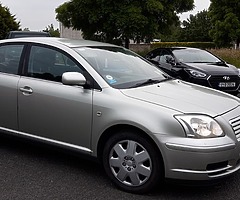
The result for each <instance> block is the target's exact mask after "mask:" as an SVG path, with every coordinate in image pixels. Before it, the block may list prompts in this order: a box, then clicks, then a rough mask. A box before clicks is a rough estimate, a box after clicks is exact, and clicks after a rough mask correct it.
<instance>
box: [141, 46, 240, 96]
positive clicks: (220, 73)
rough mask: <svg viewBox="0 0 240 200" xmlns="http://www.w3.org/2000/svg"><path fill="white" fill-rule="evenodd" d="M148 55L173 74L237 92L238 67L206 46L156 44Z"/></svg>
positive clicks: (205, 84)
mask: <svg viewBox="0 0 240 200" xmlns="http://www.w3.org/2000/svg"><path fill="white" fill-rule="evenodd" d="M145 57H146V58H147V59H148V60H149V61H150V62H152V63H154V64H155V65H156V66H158V67H159V68H161V69H162V70H163V71H165V72H166V73H167V74H169V75H170V76H172V77H175V78H179V79H182V80H185V81H188V82H191V83H196V84H199V85H203V86H207V87H211V88H214V89H218V90H221V91H224V92H228V93H231V94H234V95H237V94H238V90H239V83H240V76H239V70H238V69H237V68H236V67H235V66H233V65H230V64H228V63H226V62H225V61H224V60H222V59H221V58H219V57H217V56H215V55H213V54H212V53H210V52H208V51H206V50H202V49H197V48H188V47H170V48H157V49H155V50H153V51H151V52H149V53H148V54H147V55H146V56H145Z"/></svg>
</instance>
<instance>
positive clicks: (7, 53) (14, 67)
mask: <svg viewBox="0 0 240 200" xmlns="http://www.w3.org/2000/svg"><path fill="white" fill-rule="evenodd" d="M22 50H23V45H5V46H0V72H4V73H9V74H17V73H18V68H19V63H20V57H21V54H22Z"/></svg>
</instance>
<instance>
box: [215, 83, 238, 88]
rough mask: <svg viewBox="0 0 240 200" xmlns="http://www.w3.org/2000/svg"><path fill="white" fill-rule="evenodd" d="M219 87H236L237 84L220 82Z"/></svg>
mask: <svg viewBox="0 0 240 200" xmlns="http://www.w3.org/2000/svg"><path fill="white" fill-rule="evenodd" d="M218 86H219V87H235V86H236V83H235V82H220V83H219V84H218Z"/></svg>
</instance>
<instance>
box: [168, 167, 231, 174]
mask: <svg viewBox="0 0 240 200" xmlns="http://www.w3.org/2000/svg"><path fill="white" fill-rule="evenodd" d="M230 168H232V166H231V165H228V166H227V167H224V168H221V169H216V170H206V171H197V170H189V169H172V171H174V172H182V173H191V174H212V173H218V172H221V171H226V170H228V169H230Z"/></svg>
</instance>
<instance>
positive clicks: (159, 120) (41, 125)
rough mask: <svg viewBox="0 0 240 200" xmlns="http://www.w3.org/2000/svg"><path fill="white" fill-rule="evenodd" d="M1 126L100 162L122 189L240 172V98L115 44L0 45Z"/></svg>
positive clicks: (37, 41)
mask: <svg viewBox="0 0 240 200" xmlns="http://www.w3.org/2000/svg"><path fill="white" fill-rule="evenodd" d="M0 91H1V98H0V110H1V115H0V131H1V133H5V134H10V135H16V136H21V137H24V138H27V139H33V140H37V141H41V142H44V143H48V144H53V145H56V146H61V147H65V148H66V149H72V150H77V151H78V152H80V153H83V154H86V155H89V156H92V157H95V158H98V159H99V160H100V161H101V163H102V164H103V166H104V169H105V171H106V174H107V175H108V176H109V177H110V179H111V180H112V181H113V182H114V183H115V184H116V185H117V186H118V187H119V188H121V189H123V190H125V191H128V192H135V193H144V192H148V191H149V190H150V189H152V188H153V187H154V186H156V185H158V183H159V181H160V180H163V179H164V178H170V179H180V180H183V179H185V180H215V179H218V178H222V177H226V176H227V175H230V174H232V173H233V172H235V171H237V170H238V169H239V168H240V157H239V153H240V100H239V99H238V98H236V97H234V96H231V95H229V94H226V93H223V92H220V91H216V90H213V89H210V88H205V87H203V86H199V85H194V84H191V83H188V82H184V81H180V80H175V79H173V78H171V77H169V76H168V75H167V74H165V73H164V72H162V71H161V70H160V69H158V68H157V67H155V66H154V65H153V64H151V63H150V62H148V61H146V60H144V59H143V58H141V57H139V56H138V55H136V54H135V53H133V52H131V51H129V50H127V49H124V48H123V47H118V46H115V45H111V44H105V43H98V42H93V41H86V40H76V41H74V40H70V39H63V38H62V39H61V38H47V37H46V38H20V39H9V40H2V41H0Z"/></svg>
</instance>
